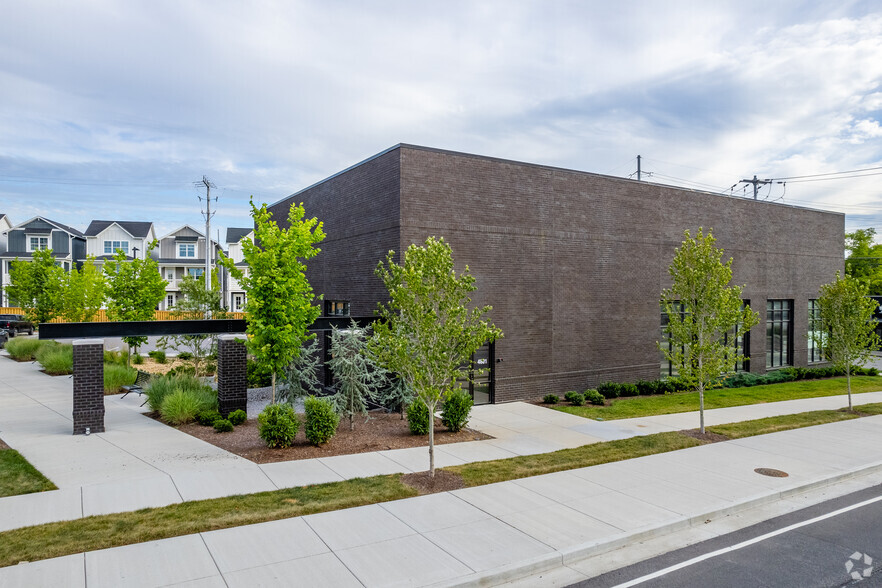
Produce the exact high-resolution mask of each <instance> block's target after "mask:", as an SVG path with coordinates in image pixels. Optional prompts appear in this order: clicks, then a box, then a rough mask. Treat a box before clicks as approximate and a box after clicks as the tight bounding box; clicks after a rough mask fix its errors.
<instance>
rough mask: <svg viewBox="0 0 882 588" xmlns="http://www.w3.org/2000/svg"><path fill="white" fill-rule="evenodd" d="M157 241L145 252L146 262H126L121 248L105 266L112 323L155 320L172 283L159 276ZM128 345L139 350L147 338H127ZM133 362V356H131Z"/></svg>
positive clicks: (108, 309)
mask: <svg viewBox="0 0 882 588" xmlns="http://www.w3.org/2000/svg"><path fill="white" fill-rule="evenodd" d="M154 247H156V241H154V242H153V243H151V244H150V246H149V247H148V248H147V251H146V252H145V253H144V259H126V255H125V253H123V251H122V250H121V249H117V251H116V256H115V257H114V258H113V260H107V261H106V262H105V263H104V274H105V277H106V279H107V318H109V319H110V320H112V321H152V320H154V318H156V315H155V313H154V311H155V310H156V307H157V305H159V302H160V301H161V300H162V298H163V296H165V286H166V284H168V282H166V281H165V280H163V279H162V276H161V275H160V273H159V266H158V265H157V263H156V261H155V260H153V259H152V258H151V257H150V252H151V251H152V250H153V248H154ZM123 341H125V343H126V345H128V346H129V348H130V349H131V348H132V347H134V348H135V349H137V348H138V347H140V346H141V345H143V344H144V343H146V342H147V337H135V336H133V337H123ZM129 361H131V354H129Z"/></svg>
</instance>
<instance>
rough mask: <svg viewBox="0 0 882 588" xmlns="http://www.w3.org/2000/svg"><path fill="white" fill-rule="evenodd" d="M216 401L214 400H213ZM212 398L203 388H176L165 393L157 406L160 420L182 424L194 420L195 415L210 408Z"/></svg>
mask: <svg viewBox="0 0 882 588" xmlns="http://www.w3.org/2000/svg"><path fill="white" fill-rule="evenodd" d="M215 402H216V400H215ZM211 404H212V398H211V394H208V393H207V392H206V391H205V390H199V389H194V388H176V389H175V390H173V391H172V393H171V394H169V395H167V396H166V397H165V399H163V401H162V406H160V407H159V414H160V415H161V416H162V420H164V421H166V422H168V423H171V424H173V425H183V424H186V423H191V422H193V421H195V420H196V415H197V414H199V413H200V412H202V411H204V410H209V409H210V408H211Z"/></svg>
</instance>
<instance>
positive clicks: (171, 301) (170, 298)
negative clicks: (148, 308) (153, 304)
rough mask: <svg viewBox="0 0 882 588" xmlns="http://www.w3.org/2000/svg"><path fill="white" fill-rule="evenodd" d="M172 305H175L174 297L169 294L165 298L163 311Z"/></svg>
mask: <svg viewBox="0 0 882 588" xmlns="http://www.w3.org/2000/svg"><path fill="white" fill-rule="evenodd" d="M174 305H175V295H174V294H169V295H168V296H166V297H165V309H166V310H169V309H171V307H172V306H174Z"/></svg>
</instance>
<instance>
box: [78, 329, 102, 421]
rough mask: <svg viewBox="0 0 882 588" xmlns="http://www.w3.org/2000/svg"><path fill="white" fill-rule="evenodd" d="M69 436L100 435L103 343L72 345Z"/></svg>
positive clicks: (100, 341) (99, 341)
mask: <svg viewBox="0 0 882 588" xmlns="http://www.w3.org/2000/svg"><path fill="white" fill-rule="evenodd" d="M73 370H74V373H73V434H74V435H84V434H85V433H86V428H88V429H89V433H103V432H104V341H102V340H98V341H97V342H95V343H92V342H87V343H81V342H79V341H74V344H73Z"/></svg>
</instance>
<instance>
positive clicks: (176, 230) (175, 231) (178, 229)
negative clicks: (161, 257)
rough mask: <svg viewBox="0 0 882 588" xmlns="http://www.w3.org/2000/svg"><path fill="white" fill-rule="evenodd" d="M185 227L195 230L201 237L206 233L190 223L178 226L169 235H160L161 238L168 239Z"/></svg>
mask: <svg viewBox="0 0 882 588" xmlns="http://www.w3.org/2000/svg"><path fill="white" fill-rule="evenodd" d="M184 229H190V230H191V231H193V232H194V233H196V234H197V235H199V236H200V237H205V235H203V234H202V233H201V232H200V231H197V230H196V229H194V228H193V227H191V226H190V225H182V226H180V227H178V228H177V229H175V230H174V231H171V232H170V233H168V234H167V235H163V236H162V237H160V239H159V240H160V241H162V240H163V239H168V238H169V237H174V236H175V234H176V233H178V232H179V231H182V230H184ZM212 242H213V241H212Z"/></svg>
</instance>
